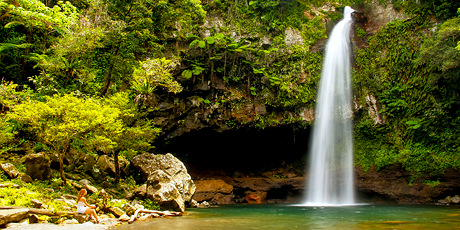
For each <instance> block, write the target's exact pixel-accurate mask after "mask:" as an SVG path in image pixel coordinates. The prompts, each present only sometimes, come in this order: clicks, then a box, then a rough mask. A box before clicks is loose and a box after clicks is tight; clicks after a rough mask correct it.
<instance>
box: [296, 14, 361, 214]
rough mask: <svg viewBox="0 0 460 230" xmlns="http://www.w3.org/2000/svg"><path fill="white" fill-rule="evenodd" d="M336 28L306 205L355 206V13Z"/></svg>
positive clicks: (320, 97)
mask: <svg viewBox="0 0 460 230" xmlns="http://www.w3.org/2000/svg"><path fill="white" fill-rule="evenodd" d="M353 11H354V10H353V9H352V8H350V7H348V6H347V7H345V10H344V18H343V19H342V20H341V21H340V22H339V23H338V24H337V25H336V26H335V27H334V29H333V30H332V33H331V35H330V38H329V41H328V42H327V45H326V56H325V59H324V64H323V70H322V73H321V79H320V86H319V89H318V96H317V101H316V109H315V122H314V125H313V131H312V132H313V133H312V139H311V144H310V156H311V157H310V167H309V174H308V177H307V181H308V187H307V194H306V199H305V202H304V205H309V206H333V205H350V204H354V202H355V201H354V176H353V138H352V120H351V118H352V100H351V77H350V37H349V34H350V26H351V23H352V19H351V13H352V12H353Z"/></svg>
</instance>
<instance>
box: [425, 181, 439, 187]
mask: <svg viewBox="0 0 460 230" xmlns="http://www.w3.org/2000/svg"><path fill="white" fill-rule="evenodd" d="M423 183H424V184H426V185H428V186H430V187H433V188H434V187H436V186H438V185H439V184H441V182H439V180H435V181H434V180H425V181H423Z"/></svg>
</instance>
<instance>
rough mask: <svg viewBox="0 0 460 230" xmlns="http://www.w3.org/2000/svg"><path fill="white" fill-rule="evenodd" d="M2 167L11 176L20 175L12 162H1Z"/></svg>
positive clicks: (0, 166) (12, 177)
mask: <svg viewBox="0 0 460 230" xmlns="http://www.w3.org/2000/svg"><path fill="white" fill-rule="evenodd" d="M0 169H2V170H3V171H4V172H5V173H6V175H8V177H9V178H11V179H14V178H16V177H18V175H19V171H18V169H17V168H16V167H14V165H13V164H10V163H3V164H0Z"/></svg>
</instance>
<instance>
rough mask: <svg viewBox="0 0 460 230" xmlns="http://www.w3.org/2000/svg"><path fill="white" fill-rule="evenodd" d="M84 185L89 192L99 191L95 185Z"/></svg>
mask: <svg viewBox="0 0 460 230" xmlns="http://www.w3.org/2000/svg"><path fill="white" fill-rule="evenodd" d="M84 187H85V188H86V190H87V191H88V193H89V194H92V193H97V192H98V191H99V190H98V189H97V188H96V187H94V186H92V185H89V184H86V185H85V186H84Z"/></svg>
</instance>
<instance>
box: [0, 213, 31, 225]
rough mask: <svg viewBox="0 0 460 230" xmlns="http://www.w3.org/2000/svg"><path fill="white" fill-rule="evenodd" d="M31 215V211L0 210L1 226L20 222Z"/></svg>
mask: <svg viewBox="0 0 460 230" xmlns="http://www.w3.org/2000/svg"><path fill="white" fill-rule="evenodd" d="M28 214H29V209H3V210H0V226H2V225H4V224H7V223H11V222H18V221H20V220H22V219H24V218H26V217H27V215H28Z"/></svg>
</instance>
